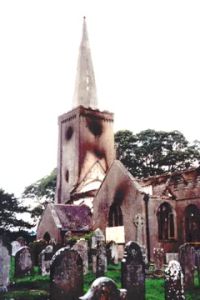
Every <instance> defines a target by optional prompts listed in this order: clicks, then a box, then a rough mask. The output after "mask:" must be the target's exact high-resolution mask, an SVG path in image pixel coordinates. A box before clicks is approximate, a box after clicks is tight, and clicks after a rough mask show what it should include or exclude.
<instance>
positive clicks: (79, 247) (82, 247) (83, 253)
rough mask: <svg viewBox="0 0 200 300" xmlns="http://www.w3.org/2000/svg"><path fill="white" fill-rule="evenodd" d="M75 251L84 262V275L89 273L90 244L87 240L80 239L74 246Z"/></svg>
mask: <svg viewBox="0 0 200 300" xmlns="http://www.w3.org/2000/svg"><path fill="white" fill-rule="evenodd" d="M72 249H74V250H76V251H77V252H78V253H79V255H80V257H81V258H82V261H83V274H84V275H85V274H87V273H88V243H87V241H86V240H85V239H80V240H78V241H77V243H76V244H75V245H74V246H73V248H72Z"/></svg>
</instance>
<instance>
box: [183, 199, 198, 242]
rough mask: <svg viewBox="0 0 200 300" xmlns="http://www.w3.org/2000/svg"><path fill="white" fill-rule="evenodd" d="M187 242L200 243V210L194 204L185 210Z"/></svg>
mask: <svg viewBox="0 0 200 300" xmlns="http://www.w3.org/2000/svg"><path fill="white" fill-rule="evenodd" d="M185 235H186V242H200V210H199V209H198V207H197V206H196V205H194V204H191V205H189V206H187V207H186V209H185Z"/></svg>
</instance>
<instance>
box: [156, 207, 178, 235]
mask: <svg viewBox="0 0 200 300" xmlns="http://www.w3.org/2000/svg"><path fill="white" fill-rule="evenodd" d="M157 218H158V238H159V240H170V239H173V238H174V236H175V230H174V214H173V211H172V207H171V205H170V204H169V203H163V204H161V205H160V207H159V209H158V213H157Z"/></svg>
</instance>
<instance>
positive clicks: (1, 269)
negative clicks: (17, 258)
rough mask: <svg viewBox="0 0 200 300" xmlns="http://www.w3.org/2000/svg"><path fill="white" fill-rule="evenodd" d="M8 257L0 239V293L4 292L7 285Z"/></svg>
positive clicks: (7, 252)
mask: <svg viewBox="0 0 200 300" xmlns="http://www.w3.org/2000/svg"><path fill="white" fill-rule="evenodd" d="M9 271H10V255H9V251H8V249H7V247H6V246H5V245H4V243H3V240H2V239H1V237H0V293H1V292H6V291H7V288H8V285H9Z"/></svg>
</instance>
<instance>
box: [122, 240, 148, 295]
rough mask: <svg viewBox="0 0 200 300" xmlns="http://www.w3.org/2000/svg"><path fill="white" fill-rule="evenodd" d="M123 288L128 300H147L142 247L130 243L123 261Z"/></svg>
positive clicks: (127, 245)
mask: <svg viewBox="0 0 200 300" xmlns="http://www.w3.org/2000/svg"><path fill="white" fill-rule="evenodd" d="M121 278H122V287H123V288H125V289H126V290H127V299H128V300H144V298H145V265H144V261H143V257H142V252H141V249H140V246H139V245H138V244H137V243H134V242H131V241H130V242H128V243H127V244H126V246H125V249H124V258H123V260H122V276H121Z"/></svg>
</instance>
